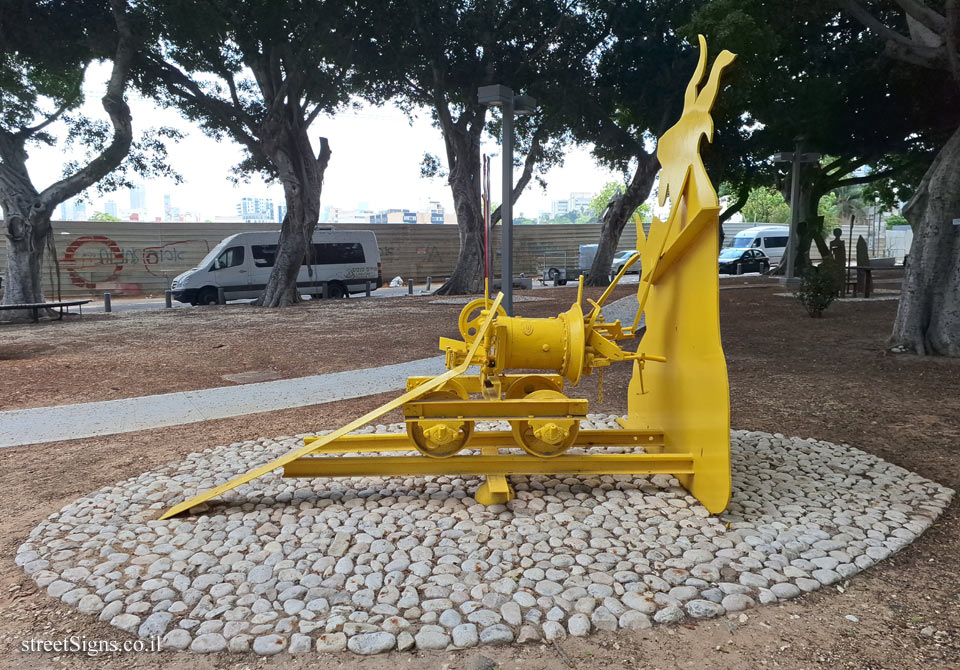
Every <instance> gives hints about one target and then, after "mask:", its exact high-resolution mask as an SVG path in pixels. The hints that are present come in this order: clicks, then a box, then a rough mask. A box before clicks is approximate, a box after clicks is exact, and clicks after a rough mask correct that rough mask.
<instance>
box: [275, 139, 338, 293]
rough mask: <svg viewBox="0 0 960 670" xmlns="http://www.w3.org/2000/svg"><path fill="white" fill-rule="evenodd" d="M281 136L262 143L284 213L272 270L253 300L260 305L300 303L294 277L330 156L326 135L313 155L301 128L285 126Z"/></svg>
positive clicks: (317, 214) (309, 235)
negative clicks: (274, 168) (274, 172)
mask: <svg viewBox="0 0 960 670" xmlns="http://www.w3.org/2000/svg"><path fill="white" fill-rule="evenodd" d="M282 137H283V141H280V142H276V141H265V142H264V148H265V151H266V153H267V155H268V156H269V157H270V160H271V161H273V164H274V165H276V166H277V168H278V169H279V171H280V181H281V183H282V184H283V194H284V201H285V202H286V205H287V214H286V216H285V217H284V219H283V225H282V226H281V227H280V241H279V242H278V243H277V256H276V262H275V263H274V266H273V271H272V272H271V273H270V279H268V280H267V286H266V288H265V289H264V290H263V294H262V295H261V296H260V298H259V299H258V300H257V304H258V305H261V306H263V307H286V306H287V305H290V304H292V303H297V302H300V291H299V289H298V288H297V276H298V275H299V274H300V268H301V266H302V265H303V261H304V257H305V255H306V253H307V249H308V245H309V244H310V241H311V240H312V239H313V231H314V229H315V228H316V226H317V220H318V219H319V218H320V194H321V191H322V190H323V175H324V173H325V172H326V170H327V164H328V163H329V162H330V155H331V151H330V144H329V143H328V142H327V138H325V137H321V138H320V153H319V154H318V155H317V157H316V158H314V156H313V147H312V146H311V145H310V139H309V138H308V137H307V133H306V130H305V129H298V128H285V129H284V131H283V132H282Z"/></svg>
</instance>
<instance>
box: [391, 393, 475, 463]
mask: <svg viewBox="0 0 960 670" xmlns="http://www.w3.org/2000/svg"><path fill="white" fill-rule="evenodd" d="M469 397H470V395H469V394H468V393H467V392H466V391H465V390H464V388H463V387H462V386H461V385H460V384H457V383H456V382H455V381H453V380H451V381H449V382H447V384H446V385H445V386H444V388H443V389H440V390H438V391H432V392H430V393H428V394H427V395H425V396H424V397H423V400H424V401H430V400H456V399H458V398H459V399H461V400H467V399H469ZM473 427H474V422H473V421H464V420H462V419H456V418H452V419H429V420H419V421H408V422H407V435H408V436H409V437H410V440H411V441H412V442H413V444H414V446H415V447H416V448H417V451H419V452H420V453H421V454H423V455H424V456H429V457H430V458H449V457H450V456H453V455H454V454H456V453H457V452H458V451H460V450H461V449H463V448H464V447H465V446H466V444H467V442H469V441H470V437H471V436H472V435H473Z"/></svg>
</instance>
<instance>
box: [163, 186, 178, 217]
mask: <svg viewBox="0 0 960 670" xmlns="http://www.w3.org/2000/svg"><path fill="white" fill-rule="evenodd" d="M179 218H180V208H179V207H174V206H173V198H172V197H171V196H170V194H169V193H164V194H163V220H164V221H176V220H177V219H179Z"/></svg>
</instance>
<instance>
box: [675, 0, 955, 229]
mask: <svg viewBox="0 0 960 670" xmlns="http://www.w3.org/2000/svg"><path fill="white" fill-rule="evenodd" d="M869 4H870V5H871V11H873V12H874V13H875V14H876V13H877V12H879V13H880V14H881V17H883V16H884V12H886V14H885V16H888V17H896V18H894V19H892V21H891V23H895V24H902V20H903V17H902V11H899V10H898V9H897V8H892V9H880V7H881V6H882V4H883V3H869ZM900 29H901V31H903V32H905V31H906V27H905V26H902V27H901V28H900ZM681 30H682V32H683V33H684V34H685V35H686V36H687V37H688V38H692V36H693V35H694V34H695V33H696V32H701V33H703V34H705V35H707V36H708V39H709V40H710V41H711V43H712V44H713V45H715V46H716V45H722V46H723V47H725V48H727V49H729V50H731V51H733V52H734V53H736V54H737V55H738V58H737V61H736V62H735V63H734V65H733V67H732V68H731V70H730V73H729V77H725V80H726V81H727V82H728V83H729V86H728V87H727V88H725V89H724V90H723V92H722V93H721V95H720V96H719V98H718V101H717V107H716V108H715V110H714V113H713V115H714V118H715V119H719V118H723V117H724V116H725V117H726V118H729V117H730V116H731V115H739V118H740V120H741V123H740V124H736V125H735V127H734V128H732V129H730V128H724V126H723V124H721V123H719V122H718V124H717V131H718V138H717V140H715V142H714V145H713V146H707V145H704V147H703V151H704V162H705V164H706V165H707V167H708V170H709V169H711V168H712V165H713V163H712V158H711V155H712V153H713V152H714V150H716V149H719V150H721V151H723V152H724V153H726V150H725V149H724V147H725V146H727V145H725V142H726V141H727V138H725V137H723V133H724V132H726V133H727V134H729V133H730V132H731V130H732V131H733V132H736V133H739V134H740V135H742V137H741V138H740V143H739V145H736V146H738V147H739V150H740V154H744V152H746V155H743V159H742V160H743V163H744V165H743V169H742V170H741V171H740V172H739V173H738V172H737V171H736V170H734V171H733V174H730V173H728V172H725V171H722V170H717V169H716V168H713V169H712V171H711V176H713V177H714V178H715V179H718V180H729V181H730V182H731V183H732V185H733V186H734V189H733V190H736V187H737V186H739V184H741V183H742V181H743V179H749V180H751V181H752V183H753V184H765V185H771V186H772V185H774V184H777V183H783V181H784V180H785V181H786V183H789V179H790V175H789V165H785V164H780V165H776V166H774V165H772V164H771V162H770V156H771V155H772V154H774V153H775V152H780V151H792V150H793V149H794V144H795V142H794V138H796V137H797V136H803V137H804V138H805V144H804V146H805V150H806V151H816V152H819V153H821V154H824V155H827V154H829V155H830V156H831V157H832V159H834V160H835V161H836V162H834V160H831V161H824V162H823V163H822V164H821V165H820V166H815V167H813V168H812V169H811V168H808V169H805V170H804V171H803V172H802V177H801V181H802V189H803V193H804V195H805V196H806V197H809V200H808V201H807V202H806V203H804V207H803V208H802V210H801V211H804V210H805V209H806V208H807V207H809V209H816V205H817V201H818V200H819V198H820V197H821V196H822V195H824V194H825V193H827V192H829V191H830V190H832V189H834V188H835V187H837V186H840V185H844V184H845V183H847V184H849V183H850V181H851V179H857V180H871V181H872V180H876V181H872V183H871V186H870V190H871V191H873V190H876V191H878V192H879V193H880V195H881V199H882V201H883V202H884V203H885V204H886V205H887V206H892V205H893V203H895V202H896V201H897V199H898V198H899V199H900V200H905V199H907V198H908V197H909V194H910V193H911V191H912V190H913V189H914V188H915V187H916V185H917V184H918V183H919V180H920V178H921V176H922V174H923V171H924V170H925V169H926V167H927V166H928V165H929V164H930V161H931V160H932V157H933V153H932V152H933V149H934V148H935V147H937V146H940V145H942V143H943V140H944V139H945V138H946V136H947V134H948V133H950V132H952V131H953V129H955V128H956V125H957V124H956V113H955V111H953V110H956V108H957V105H958V104H960V101H958V93H957V89H956V87H955V86H953V85H952V84H947V83H946V82H944V81H942V78H941V77H940V76H939V75H938V74H937V73H935V72H933V71H924V70H922V69H919V68H915V67H912V66H909V65H905V64H903V63H899V62H896V61H892V60H891V59H889V58H888V57H885V56H884V55H883V50H884V46H883V41H882V40H879V39H871V38H869V37H868V35H869V33H865V32H864V28H863V26H862V24H860V23H859V22H858V21H857V20H856V19H854V18H852V17H851V16H849V15H848V14H847V13H845V12H843V11H838V6H837V3H836V1H835V0H810V1H808V2H801V3H792V4H784V3H778V2H769V1H768V0H712V1H710V2H700V3H696V8H695V10H694V12H693V16H692V19H691V20H690V22H689V24H688V25H687V26H684V27H682V28H681ZM945 98H946V99H949V100H951V102H950V103H945V101H944V100H945ZM919 100H936V101H937V102H936V103H935V104H930V105H921V104H918V101H919ZM948 107H949V108H950V109H951V110H952V111H950V112H947V111H946V110H947V108H948ZM948 118H949V120H948ZM724 165H726V169H730V168H731V161H729V160H726V161H721V167H723V166H724ZM860 166H869V167H870V168H872V169H871V170H869V171H868V172H867V173H866V174H862V173H861V174H859V175H858V176H856V177H854V176H853V175H851V173H852V172H853V171H854V170H856V169H857V168H858V167H860ZM732 167H736V166H735V165H733V166H732ZM898 194H899V195H898Z"/></svg>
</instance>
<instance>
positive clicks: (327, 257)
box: [170, 227, 383, 305]
mask: <svg viewBox="0 0 960 670" xmlns="http://www.w3.org/2000/svg"><path fill="white" fill-rule="evenodd" d="M279 239H280V233H279V232H269V231H267V232H252V233H237V234H236V235H231V236H230V237H227V238H225V239H223V240H222V241H221V242H220V243H219V244H217V246H215V247H214V248H213V249H211V250H210V253H208V254H207V255H206V256H205V257H204V259H203V260H202V261H200V264H199V265H197V267H195V268H193V269H191V270H187V271H186V272H184V273H183V274H181V275H179V276H177V277H176V278H175V279H174V280H173V283H171V284H170V290H171V291H173V297H174V299H175V300H177V301H178V302H187V303H190V304H191V305H213V304H216V303H217V302H218V296H219V289H223V294H224V298H225V299H226V300H235V299H239V298H256V297H258V296H259V295H260V293H261V292H262V291H263V289H264V288H266V285H267V280H268V279H269V277H270V273H271V271H272V270H273V266H274V262H275V260H276V255H277V243H278V242H279ZM307 256H308V258H305V259H304V261H303V265H302V266H301V267H300V274H299V275H298V276H297V287H299V289H300V293H302V294H305V295H311V296H314V297H319V296H320V295H321V294H322V292H323V291H324V290H325V291H326V297H328V298H344V297H346V296H348V295H349V294H351V293H360V292H362V291H365V290H366V285H367V282H370V284H371V288H373V287H376V288H380V287H381V286H382V285H383V272H382V266H381V263H380V249H379V248H378V247H377V238H376V236H375V235H374V234H373V233H372V232H371V231H367V230H333V229H332V228H330V227H323V228H317V229H316V231H315V232H314V233H313V241H312V245H311V247H310V248H309V249H308V254H307Z"/></svg>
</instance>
